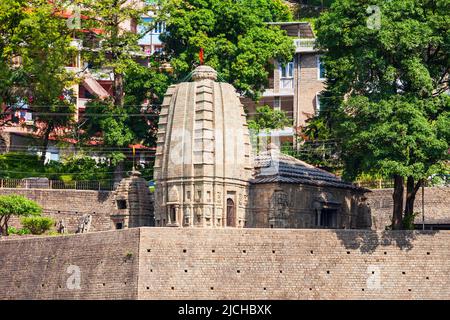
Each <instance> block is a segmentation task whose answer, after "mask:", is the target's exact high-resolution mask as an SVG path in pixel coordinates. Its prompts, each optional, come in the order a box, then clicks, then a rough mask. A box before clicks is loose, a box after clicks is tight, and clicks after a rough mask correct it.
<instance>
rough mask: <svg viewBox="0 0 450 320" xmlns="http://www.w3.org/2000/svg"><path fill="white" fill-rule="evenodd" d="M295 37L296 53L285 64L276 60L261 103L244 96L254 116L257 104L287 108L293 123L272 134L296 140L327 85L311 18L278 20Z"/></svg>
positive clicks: (317, 106) (247, 106) (317, 107)
mask: <svg viewBox="0 0 450 320" xmlns="http://www.w3.org/2000/svg"><path fill="white" fill-rule="evenodd" d="M272 24H274V25H278V26H280V28H281V29H283V30H285V31H286V32H287V34H288V35H289V36H290V37H292V39H293V41H294V44H295V49H296V50H295V55H294V58H293V60H292V61H291V62H289V63H287V64H285V65H282V64H281V63H279V62H278V61H274V62H273V65H274V69H273V72H271V74H270V75H269V85H268V87H267V88H266V90H265V91H264V92H263V94H262V97H261V99H260V100H259V101H258V103H255V102H253V101H252V100H250V99H247V98H243V99H242V102H243V104H244V105H245V106H246V108H247V111H248V113H249V116H250V118H251V117H252V116H253V115H254V114H255V111H256V108H257V107H258V106H262V105H269V106H271V107H272V108H274V109H277V110H282V111H284V112H286V114H287V115H288V116H289V118H291V119H292V124H293V126H292V127H287V128H285V129H283V130H276V131H274V132H272V135H277V136H280V139H281V140H282V141H289V142H293V140H294V135H295V129H296V128H298V127H301V126H304V125H305V123H306V120H308V119H309V118H311V117H312V116H314V115H315V114H316V113H317V112H318V111H319V110H320V92H321V91H322V90H323V89H324V80H325V70H324V68H323V66H322V64H321V61H320V52H319V51H318V50H317V49H316V48H315V36H314V32H313V30H312V28H311V25H310V24H309V23H308V22H276V23H272Z"/></svg>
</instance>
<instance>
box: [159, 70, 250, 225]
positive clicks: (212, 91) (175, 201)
mask: <svg viewBox="0 0 450 320" xmlns="http://www.w3.org/2000/svg"><path fill="white" fill-rule="evenodd" d="M245 117H246V116H245V113H244V109H243V106H242V104H241V102H240V101H239V98H238V95H237V93H236V90H235V89H234V88H233V86H232V85H230V84H227V83H222V82H217V72H216V71H215V70H214V69H212V68H211V67H208V66H199V67H197V68H196V69H195V70H194V71H193V73H192V80H191V82H183V83H180V84H177V85H173V86H171V87H170V88H169V89H168V91H167V93H166V96H165V98H164V101H163V104H162V107H161V114H160V120H159V128H158V140H157V151H156V160H155V182H156V188H155V222H156V226H178V227H192V226H196V227H226V226H229V227H244V226H245V220H246V212H247V209H246V208H247V205H248V192H249V181H250V179H251V175H252V161H251V158H250V155H251V147H250V140H249V132H248V128H247V124H246V118H245Z"/></svg>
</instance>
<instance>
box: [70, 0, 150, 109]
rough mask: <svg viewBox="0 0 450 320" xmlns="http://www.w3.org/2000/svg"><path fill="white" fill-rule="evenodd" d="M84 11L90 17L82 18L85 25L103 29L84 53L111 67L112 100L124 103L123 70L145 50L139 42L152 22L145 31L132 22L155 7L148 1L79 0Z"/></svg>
mask: <svg viewBox="0 0 450 320" xmlns="http://www.w3.org/2000/svg"><path fill="white" fill-rule="evenodd" d="M76 2H77V3H78V4H79V5H80V6H81V13H82V14H84V15H86V16H87V17H88V18H87V19H85V20H83V22H82V24H83V28H89V29H99V30H101V32H100V33H99V35H98V36H97V37H98V39H97V41H94V42H93V43H94V46H95V47H96V48H95V50H94V51H86V52H85V53H84V54H85V56H86V58H87V59H88V60H90V61H91V62H93V63H94V64H95V65H98V66H100V67H101V68H102V69H104V68H108V69H111V70H112V73H113V75H114V83H113V97H112V98H113V99H112V103H113V105H114V106H116V107H123V105H124V92H125V90H124V74H125V70H126V69H127V68H130V66H133V67H136V66H137V65H138V64H139V63H138V61H137V60H138V59H141V58H143V57H144V53H143V52H142V49H141V48H140V46H139V44H138V40H139V39H140V38H141V37H143V36H144V35H145V34H146V33H147V32H149V31H150V29H152V28H153V26H152V25H148V26H147V28H146V30H145V31H144V32H142V33H137V32H136V30H133V29H134V28H133V27H132V26H133V25H137V24H143V21H142V17H143V16H144V15H146V14H148V12H149V11H151V10H152V9H153V5H151V4H149V3H148V2H147V1H139V3H137V2H135V1H129V0H78V1H76Z"/></svg>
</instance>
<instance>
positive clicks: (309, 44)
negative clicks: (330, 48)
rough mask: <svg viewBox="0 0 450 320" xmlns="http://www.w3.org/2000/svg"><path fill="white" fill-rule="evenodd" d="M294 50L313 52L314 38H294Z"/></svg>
mask: <svg viewBox="0 0 450 320" xmlns="http://www.w3.org/2000/svg"><path fill="white" fill-rule="evenodd" d="M294 45H295V52H296V53H299V52H314V51H316V49H315V48H314V47H315V45H316V39H314V38H312V39H294Z"/></svg>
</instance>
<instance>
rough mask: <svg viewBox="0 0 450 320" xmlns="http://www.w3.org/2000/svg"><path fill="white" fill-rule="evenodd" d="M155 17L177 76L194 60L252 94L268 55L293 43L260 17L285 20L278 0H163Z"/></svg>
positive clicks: (285, 55) (287, 51) (276, 55)
mask: <svg viewBox="0 0 450 320" xmlns="http://www.w3.org/2000/svg"><path fill="white" fill-rule="evenodd" d="M159 19H161V20H163V21H165V22H166V28H167V29H166V32H164V33H163V34H162V35H161V39H162V40H163V42H164V43H165V50H166V52H167V54H168V57H169V59H170V61H171V64H172V66H173V67H174V69H175V74H176V76H177V77H178V78H179V79H183V78H184V77H185V76H186V75H187V74H189V72H190V71H192V69H193V67H194V66H195V65H197V64H198V63H199V51H200V48H203V49H204V61H205V64H208V65H210V66H211V67H213V68H215V69H216V70H217V71H218V72H219V73H220V75H221V77H222V78H223V79H224V80H225V81H228V82H230V83H232V84H233V85H234V86H235V87H236V88H237V89H238V90H239V91H240V92H241V93H243V94H245V95H247V96H249V97H253V98H257V97H258V95H259V92H261V91H262V90H263V88H264V86H265V85H266V83H267V78H268V75H269V71H270V70H271V68H273V67H272V65H271V62H270V61H271V59H277V60H280V61H281V62H287V61H290V60H291V59H292V56H293V53H294V45H293V41H292V39H290V38H289V37H288V36H287V35H286V33H285V32H284V31H282V30H280V29H279V27H276V26H268V25H267V24H265V22H274V21H289V20H291V19H292V16H291V12H290V11H289V8H288V7H287V6H285V5H284V4H283V3H282V1H280V0H242V1H232V0H188V1H184V0H183V1H181V0H168V1H164V3H163V6H162V9H161V13H160V17H159Z"/></svg>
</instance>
